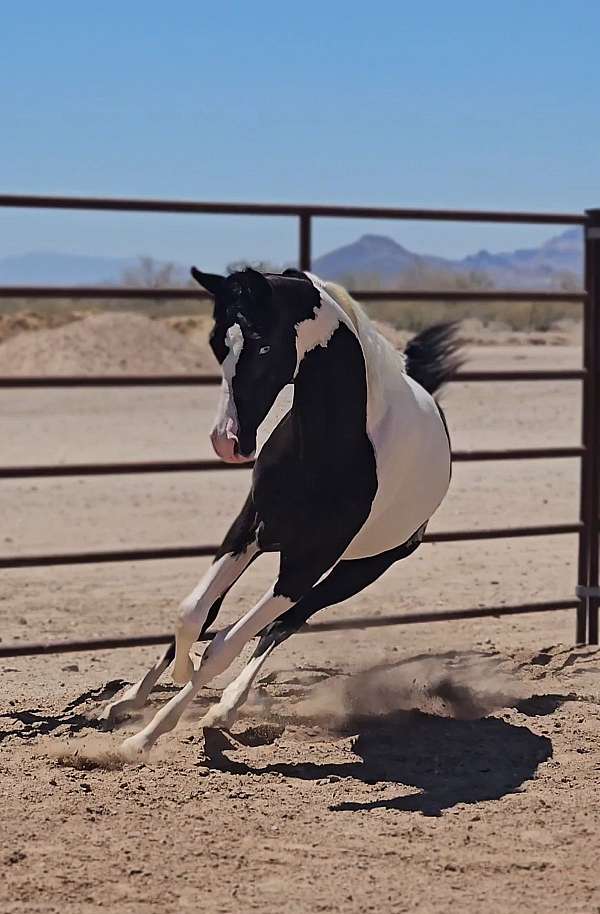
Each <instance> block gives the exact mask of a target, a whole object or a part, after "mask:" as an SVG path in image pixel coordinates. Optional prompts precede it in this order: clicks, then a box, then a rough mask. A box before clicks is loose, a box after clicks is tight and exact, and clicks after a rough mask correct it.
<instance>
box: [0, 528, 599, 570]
mask: <svg viewBox="0 0 600 914" xmlns="http://www.w3.org/2000/svg"><path fill="white" fill-rule="evenodd" d="M581 530H582V524H581V523H565V524H545V525H538V526H532V527H496V528H492V529H481V530H447V531H446V530H444V531H440V532H439V533H427V534H425V536H424V538H423V542H424V543H459V542H469V541H476V540H489V539H506V538H513V537H525V536H562V535H563V534H569V533H581ZM217 549H218V546H217V545H210V546H206V545H202V546H159V547H146V548H143V549H104V550H90V551H89V552H65V553H50V554H45V555H44V554H39V555H14V556H11V555H7V556H0V568H5V569H6V568H47V567H49V566H54V565H89V564H101V563H105V562H144V561H155V560H157V559H189V558H198V557H202V556H212V555H214V554H215V552H216V551H217Z"/></svg>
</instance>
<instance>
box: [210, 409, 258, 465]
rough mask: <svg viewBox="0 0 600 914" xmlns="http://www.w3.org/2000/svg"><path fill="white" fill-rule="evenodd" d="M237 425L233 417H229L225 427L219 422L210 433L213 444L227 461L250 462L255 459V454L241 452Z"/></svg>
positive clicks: (218, 454) (218, 453) (222, 458)
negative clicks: (247, 454) (245, 454)
mask: <svg viewBox="0 0 600 914" xmlns="http://www.w3.org/2000/svg"><path fill="white" fill-rule="evenodd" d="M237 431H238V429H237V425H236V423H235V422H234V420H233V419H232V418H231V417H228V419H227V421H226V423H225V428H222V427H221V425H220V423H217V424H216V425H215V427H214V428H213V430H212V432H211V433H210V440H211V444H212V446H213V448H214V450H215V453H216V454H217V456H218V457H220V458H221V460H224V461H225V463H248V462H249V461H250V460H253V459H254V454H250V455H249V456H247V457H246V456H244V455H243V454H240V452H239V440H238V436H237Z"/></svg>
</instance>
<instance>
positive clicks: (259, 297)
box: [241, 267, 272, 303]
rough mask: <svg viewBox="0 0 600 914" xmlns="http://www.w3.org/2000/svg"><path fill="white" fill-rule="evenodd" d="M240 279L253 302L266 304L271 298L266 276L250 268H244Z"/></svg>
mask: <svg viewBox="0 0 600 914" xmlns="http://www.w3.org/2000/svg"><path fill="white" fill-rule="evenodd" d="M241 279H242V282H243V284H244V285H245V287H246V289H247V290H248V291H249V292H250V293H251V295H252V298H253V299H254V301H255V302H257V303H258V302H261V303H262V302H266V301H268V300H269V299H270V298H271V293H272V289H271V285H270V283H269V280H268V279H267V277H266V276H264V275H263V274H262V273H259V272H258V270H253V269H252V267H246V269H245V270H244V272H243V273H242V275H241Z"/></svg>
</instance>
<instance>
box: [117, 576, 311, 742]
mask: <svg viewBox="0 0 600 914" xmlns="http://www.w3.org/2000/svg"><path fill="white" fill-rule="evenodd" d="M293 605H294V601H293V600H290V599H289V598H288V597H282V596H277V597H276V596H274V595H273V588H270V590H268V591H267V593H265V594H264V595H263V596H262V597H261V599H260V600H259V601H258V603H257V604H256V606H254V607H253V608H252V609H251V610H249V612H247V613H246V615H244V616H242V618H241V619H238V621H237V622H236V623H235V624H234V625H232V626H230V627H229V628H227V629H222V630H221V631H220V632H219V633H218V634H217V636H216V637H215V639H214V641H213V642H212V643H211V644H210V645H209V647H208V648H207V650H206V651H205V653H204V656H203V657H202V662H201V663H200V666H199V668H198V669H197V670H195V671H194V673H193V674H192V677H191V680H190V681H189V682H188V683H187V685H186V686H184V688H183V689H182V690H181V691H180V692H179V693H178V694H177V695H175V696H174V697H173V698H172V699H171V700H170V701H169V702H168V703H167V704H166V705H165V706H164V708H161V709H160V711H158V712H157V713H156V714H155V715H154V717H153V718H152V720H151V721H150V723H149V724H147V725H146V726H145V727H144V729H143V730H140V732H139V733H136V734H135V736H130V737H129V739H126V740H125V742H124V743H123V745H122V749H123V751H124V752H125V753H126V754H127V755H136V754H138V753H141V752H147V751H148V750H149V749H151V748H152V746H153V745H154V743H155V742H156V740H157V739H158V738H159V736H162V734H163V733H167V732H168V731H169V730H172V729H173V727H175V726H176V725H177V722H178V721H179V718H180V717H181V715H182V714H183V712H184V711H185V709H186V708H187V706H188V705H189V704H190V703H191V702H192V701H193V699H194V697H195V695H196V694H197V693H198V692H199V691H200V689H201V688H202V686H204V685H206V684H207V683H208V682H210V681H211V679H214V678H215V676H219V675H220V674H221V673H223V672H224V671H225V670H226V669H227V667H228V666H229V665H230V663H231V662H232V660H233V659H234V658H235V657H237V655H238V654H239V653H240V651H241V650H242V648H243V647H244V645H245V644H246V643H247V642H248V641H250V640H251V639H252V638H254V637H255V636H256V635H257V634H258V633H259V632H260V631H262V629H263V628H265V627H266V626H267V625H268V624H269V623H270V622H273V621H274V620H275V619H277V618H278V617H279V616H281V615H282V614H283V613H284V612H285V611H286V610H288V609H289V608H290V606H293Z"/></svg>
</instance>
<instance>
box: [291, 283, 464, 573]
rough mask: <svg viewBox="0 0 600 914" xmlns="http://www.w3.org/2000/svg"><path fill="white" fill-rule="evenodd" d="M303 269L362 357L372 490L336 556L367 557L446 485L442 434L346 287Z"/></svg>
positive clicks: (406, 528) (403, 535)
mask: <svg viewBox="0 0 600 914" xmlns="http://www.w3.org/2000/svg"><path fill="white" fill-rule="evenodd" d="M306 275H307V276H308V278H309V279H310V280H311V282H312V284H313V285H314V287H315V288H316V289H318V291H319V294H320V297H321V308H322V309H323V310H324V312H325V313H326V314H327V313H328V314H329V316H328V321H329V325H330V326H331V325H332V324H333V322H334V315H335V314H337V316H338V323H342V322H343V323H345V324H346V326H347V327H349V328H350V330H352V332H353V333H354V335H355V336H356V338H357V340H358V342H359V343H360V346H361V350H362V353H363V357H364V360H365V366H366V373H367V427H366V432H367V435H368V436H369V439H370V440H371V443H372V445H373V450H374V452H375V461H376V466H377V492H376V493H375V498H374V499H373V503H372V505H371V511H370V513H369V516H368V518H367V520H366V521H365V523H364V524H363V526H362V527H361V529H360V530H359V531H358V533H357V534H356V536H355V537H354V539H353V540H352V542H351V543H350V545H349V546H348V548H347V549H346V551H345V553H344V555H343V556H342V558H344V559H358V558H367V557H369V556H373V555H378V554H379V553H381V552H386V551H387V550H388V549H393V548H394V547H395V546H400V545H402V544H403V543H405V542H406V541H407V540H408V539H409V538H410V537H411V536H412V535H413V534H414V533H415V531H416V530H418V529H419V527H421V526H422V524H424V523H425V522H426V521H427V520H429V518H430V517H431V516H432V514H433V513H434V512H435V510H436V509H437V508H438V507H439V505H440V503H441V501H442V499H443V498H444V496H445V494H446V492H447V491H448V486H449V484H450V446H449V443H448V436H447V434H446V430H445V428H444V423H443V422H442V418H441V416H440V412H439V409H438V407H437V404H436V402H435V400H434V398H433V397H432V396H431V395H430V394H428V393H427V391H426V390H424V389H423V388H422V387H421V386H420V384H417V382H416V381H414V380H413V379H412V378H410V377H409V376H408V375H407V374H406V371H405V368H406V360H405V357H404V355H403V354H402V353H400V352H398V351H397V350H396V349H394V347H393V346H392V344H391V343H389V342H388V340H386V339H385V338H384V337H383V336H382V335H381V334H380V333H379V332H378V330H377V328H376V327H375V325H374V324H373V323H372V322H371V321H370V320H369V318H368V317H367V315H366V313H365V312H364V311H363V309H362V308H361V307H360V305H359V304H358V302H355V301H354V300H353V299H352V298H351V296H350V295H348V293H347V292H346V290H340V287H336V286H335V285H333V284H330V283H325V282H323V281H322V280H321V279H319V278H318V277H316V276H313V275H312V274H311V273H307V274H306ZM341 292H343V294H341ZM336 297H339V298H340V301H337V300H336ZM303 323H312V322H311V321H308V322H303ZM333 332H334V331H332V333H333ZM330 337H331V334H330ZM330 337H329V338H330ZM315 345H319V343H318V342H317V343H316V344H315ZM321 345H323V344H322V343H321ZM356 483H357V485H360V484H361V482H360V480H357V481H356Z"/></svg>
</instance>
